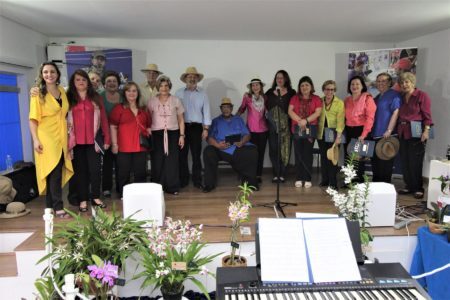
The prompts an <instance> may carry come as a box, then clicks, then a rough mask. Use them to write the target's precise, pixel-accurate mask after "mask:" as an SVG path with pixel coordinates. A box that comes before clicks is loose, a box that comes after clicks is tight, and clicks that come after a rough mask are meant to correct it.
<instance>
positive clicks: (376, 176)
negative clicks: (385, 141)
mask: <svg viewBox="0 0 450 300" xmlns="http://www.w3.org/2000/svg"><path fill="white" fill-rule="evenodd" d="M375 141H376V142H378V141H379V139H377V140H375ZM394 160H395V157H394V158H392V159H389V160H383V159H380V158H379V157H378V156H377V153H376V152H375V151H374V152H373V157H372V159H371V163H372V173H373V175H372V181H373V182H387V183H391V178H392V172H393V171H394Z"/></svg>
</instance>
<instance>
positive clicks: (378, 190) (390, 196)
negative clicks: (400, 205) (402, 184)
mask: <svg viewBox="0 0 450 300" xmlns="http://www.w3.org/2000/svg"><path fill="white" fill-rule="evenodd" d="M396 204H397V192H396V191H395V188H394V185H393V184H390V183H385V182H370V183H369V204H368V210H369V211H368V213H367V217H366V220H367V222H368V223H369V224H370V225H369V226H368V227H377V226H394V224H395V206H396Z"/></svg>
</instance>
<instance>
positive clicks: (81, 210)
mask: <svg viewBox="0 0 450 300" xmlns="http://www.w3.org/2000/svg"><path fill="white" fill-rule="evenodd" d="M78 210H79V211H80V212H87V211H88V207H87V206H85V207H81V206H80V207H79V208H78Z"/></svg>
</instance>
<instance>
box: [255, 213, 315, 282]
mask: <svg viewBox="0 0 450 300" xmlns="http://www.w3.org/2000/svg"><path fill="white" fill-rule="evenodd" d="M258 226H259V243H260V253H261V255H260V257H261V280H262V281H264V282H275V281H277V282H309V281H310V280H309V274H308V263H307V257H306V248H305V240H304V235H303V225H302V222H301V220H297V219H267V218H260V219H259V225H258Z"/></svg>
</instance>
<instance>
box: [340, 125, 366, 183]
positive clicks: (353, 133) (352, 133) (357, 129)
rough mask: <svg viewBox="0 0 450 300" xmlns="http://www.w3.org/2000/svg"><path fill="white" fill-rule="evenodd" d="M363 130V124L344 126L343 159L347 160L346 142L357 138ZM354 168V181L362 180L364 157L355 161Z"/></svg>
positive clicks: (364, 166) (364, 168)
mask: <svg viewBox="0 0 450 300" xmlns="http://www.w3.org/2000/svg"><path fill="white" fill-rule="evenodd" d="M363 130H364V126H353V127H352V126H347V125H346V126H345V132H346V135H347V136H346V137H347V142H348V143H346V144H345V161H347V159H348V158H349V156H348V154H347V146H348V144H350V140H351V139H358V138H359V137H360V136H361V133H362V132H363ZM355 164H356V165H355V170H356V178H355V179H354V181H356V182H360V183H361V182H364V177H363V176H364V172H365V170H366V161H365V158H362V159H361V160H359V161H356V162H355Z"/></svg>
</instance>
